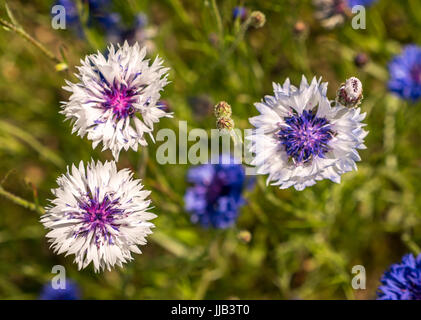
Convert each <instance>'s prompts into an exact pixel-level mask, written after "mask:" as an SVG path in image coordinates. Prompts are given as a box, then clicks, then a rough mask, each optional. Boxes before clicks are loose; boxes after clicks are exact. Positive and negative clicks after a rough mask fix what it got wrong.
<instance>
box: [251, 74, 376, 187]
mask: <svg viewBox="0 0 421 320" xmlns="http://www.w3.org/2000/svg"><path fill="white" fill-rule="evenodd" d="M273 88H274V93H275V95H274V96H266V97H265V99H264V101H262V102H260V103H256V104H255V106H256V108H257V110H258V111H259V112H260V115H258V116H256V117H253V118H250V123H251V124H252V125H254V126H255V127H256V129H254V130H253V133H252V134H251V135H249V136H248V137H247V139H248V140H251V144H250V151H251V152H253V153H254V154H255V158H254V159H253V160H252V164H253V165H255V166H256V167H257V173H258V174H267V175H268V178H267V183H270V182H272V185H279V187H280V188H281V189H286V188H289V187H291V186H294V188H295V189H297V190H303V189H304V188H306V187H308V186H312V185H314V184H315V183H316V181H318V180H323V179H330V180H332V181H334V182H337V183H339V182H340V178H341V175H342V174H343V173H345V172H348V171H352V170H356V169H357V166H356V163H355V162H356V161H360V160H361V159H360V156H359V155H358V152H357V149H365V148H366V147H365V146H364V138H365V136H366V135H367V134H368V132H366V131H364V130H363V126H365V124H363V123H361V121H362V120H363V119H364V118H365V113H364V114H361V110H360V108H347V107H345V106H343V105H341V104H339V103H337V104H336V105H334V106H333V107H332V106H331V101H329V99H328V98H327V96H326V91H327V83H321V82H320V80H319V81H317V80H316V78H313V80H312V82H311V83H310V84H308V82H307V79H306V78H305V77H304V76H303V78H302V81H301V85H300V87H299V88H296V87H295V86H293V85H291V84H290V81H289V79H287V80H286V81H285V83H284V85H283V86H281V85H279V84H273Z"/></svg>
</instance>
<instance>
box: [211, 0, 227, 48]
mask: <svg viewBox="0 0 421 320" xmlns="http://www.w3.org/2000/svg"><path fill="white" fill-rule="evenodd" d="M211 3H212V9H213V14H214V15H215V19H216V25H217V26H218V33H219V39H220V40H221V41H223V38H224V25H223V24H222V18H221V14H220V12H219V9H218V5H217V4H216V0H211Z"/></svg>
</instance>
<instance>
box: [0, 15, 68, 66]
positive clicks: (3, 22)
mask: <svg viewBox="0 0 421 320" xmlns="http://www.w3.org/2000/svg"><path fill="white" fill-rule="evenodd" d="M0 25H2V26H4V27H6V28H7V29H9V30H12V31H13V32H15V33H16V34H18V35H19V36H21V37H22V38H24V39H25V40H27V41H28V42H29V43H31V44H32V45H34V46H35V47H37V48H38V49H39V50H40V51H41V52H42V53H43V54H44V55H45V56H46V57H47V58H49V59H51V60H52V61H53V62H54V63H56V66H57V65H60V66H61V70H64V69H66V68H67V64H66V63H65V62H64V61H62V60H60V59H59V58H57V57H56V56H55V55H54V53H52V52H51V51H50V50H48V49H47V48H46V47H45V46H44V45H43V44H42V43H41V42H39V41H38V40H36V39H35V38H34V37H32V36H31V35H30V34H28V33H27V32H26V31H25V30H24V29H23V28H21V27H18V26H16V25H14V24H13V23H10V22H8V21H6V20H4V19H2V18H0ZM64 66H66V68H64Z"/></svg>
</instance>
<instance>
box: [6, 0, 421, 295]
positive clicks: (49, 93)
mask: <svg viewBox="0 0 421 320" xmlns="http://www.w3.org/2000/svg"><path fill="white" fill-rule="evenodd" d="M216 3H217V5H218V8H219V11H220V14H221V17H222V23H223V30H222V34H223V36H222V38H221V37H220V33H219V31H218V28H217V23H216V19H215V14H214V11H213V10H212V6H211V4H212V2H211V1H204V0H200V1H198V0H162V1H161V0H160V1H152V0H142V1H135V0H128V1H114V4H113V6H114V9H115V11H118V12H120V13H121V14H122V15H123V16H124V19H125V21H128V22H129V21H130V20H131V19H133V15H134V14H135V13H137V12H139V11H142V12H144V13H146V14H147V15H148V18H149V24H150V25H153V26H155V27H156V30H157V35H156V36H155V37H154V39H153V42H154V44H155V47H156V51H155V52H154V53H152V55H155V54H157V53H159V55H160V56H161V57H163V58H164V60H165V65H166V66H168V67H170V68H171V71H170V79H171V81H172V83H171V84H170V85H168V86H167V88H166V89H165V91H164V92H163V94H162V98H164V99H166V100H167V101H168V102H169V104H170V106H171V109H172V111H173V112H174V113H175V117H174V119H163V120H161V122H160V123H159V124H158V125H157V126H156V128H155V132H156V131H157V130H158V129H160V128H167V127H169V128H173V129H174V130H178V129H177V128H178V120H187V121H188V126H189V129H192V128H205V129H209V130H210V129H211V128H214V126H215V119H214V118H213V117H212V115H211V114H208V113H207V112H206V110H204V109H203V107H202V109H201V112H199V113H201V114H202V115H200V114H198V112H197V110H196V111H194V108H192V105H191V101H192V98H194V97H198V96H199V97H201V96H207V97H208V99H209V100H210V101H211V105H213V104H214V103H216V102H218V101H220V100H226V101H228V102H229V103H230V104H231V105H232V107H233V118H234V120H235V123H236V127H237V128H241V129H246V128H250V127H251V126H250V124H249V123H248V118H249V117H251V116H254V115H256V114H257V111H256V110H255V108H254V107H253V103H254V102H257V101H259V100H260V99H261V98H262V97H263V96H264V95H265V94H271V92H272V88H271V86H272V85H271V84H272V82H273V81H275V82H283V81H284V79H285V78H286V77H290V78H291V80H292V82H294V83H295V84H298V83H299V81H300V79H301V75H302V74H305V75H306V76H307V77H313V76H314V75H316V76H318V77H320V76H322V77H323V79H324V81H328V82H329V90H328V94H329V96H330V98H331V99H333V98H334V96H335V92H336V89H337V88H338V86H339V85H340V83H341V82H342V81H343V80H345V79H346V78H349V77H350V76H357V77H359V78H360V79H361V81H362V83H363V86H364V101H363V104H362V106H361V107H362V109H363V111H365V112H367V119H366V123H367V124H368V126H367V128H368V130H369V131H370V134H369V135H368V137H367V139H366V145H367V146H368V149H367V150H363V151H361V152H360V155H361V157H362V162H361V163H359V164H358V168H359V170H358V171H357V172H352V173H347V174H345V175H344V176H343V179H342V183H341V184H339V185H337V184H334V183H332V182H330V181H322V182H319V183H317V185H315V186H314V187H311V188H307V189H305V190H304V191H302V192H297V191H295V190H293V189H288V190H279V189H277V188H276V187H266V185H265V178H264V177H258V179H257V183H256V187H255V188H254V189H253V190H250V191H247V192H246V198H247V201H248V204H247V205H246V206H245V207H243V208H242V210H241V214H240V217H239V219H238V222H237V224H236V226H235V227H233V228H231V229H228V230H212V229H210V230H205V229H202V228H200V227H199V226H196V225H192V224H191V223H190V220H189V215H188V214H187V213H186V212H185V211H184V209H183V194H184V192H185V189H186V182H185V173H186V170H187V169H188V167H189V165H181V164H180V165H166V166H161V165H159V164H157V163H156V160H155V157H154V153H155V151H156V147H157V145H150V146H149V147H148V149H142V150H141V151H139V152H137V153H135V152H133V151H129V152H123V153H122V154H121V156H120V161H119V164H118V166H119V167H120V168H123V167H130V168H132V169H133V170H134V171H135V172H136V174H135V175H136V177H140V178H143V179H144V184H145V186H146V188H147V189H150V190H152V191H153V192H152V200H153V204H154V206H155V209H154V213H156V214H157V215H158V216H159V217H158V218H157V219H156V220H154V222H155V224H156V228H155V232H154V234H153V235H151V236H150V237H149V240H150V241H149V243H148V245H147V246H144V247H143V249H142V251H143V254H142V255H140V256H135V260H134V261H133V262H131V263H129V264H127V265H126V266H125V268H124V269H117V270H114V271H112V272H105V273H101V274H94V273H93V271H92V268H87V269H85V270H83V271H80V272H78V271H77V267H76V265H74V264H73V259H72V257H67V258H65V257H63V256H56V255H55V254H54V253H52V251H51V250H49V249H48V244H47V242H46V239H45V237H44V236H45V234H46V231H45V230H44V229H43V227H42V225H41V224H40V222H39V215H38V214H37V213H35V212H33V211H29V210H27V209H25V208H22V207H20V206H18V205H16V204H14V203H12V202H10V201H9V200H7V199H5V198H3V197H1V198H0V298H3V299H35V298H37V297H38V294H39V291H40V288H41V287H42V285H43V284H44V283H45V282H46V281H49V280H50V279H51V278H52V276H53V275H52V274H51V268H52V266H53V265H56V264H61V265H64V266H65V267H66V271H67V276H68V277H69V278H72V279H73V280H75V281H76V282H77V283H78V284H79V285H80V287H81V290H82V292H83V298H85V299H202V298H208V299H235V298H240V299H373V298H375V292H376V288H377V286H378V285H379V278H380V276H381V274H382V272H383V271H384V269H385V268H387V266H388V265H389V264H391V263H393V262H397V261H398V260H400V257H401V256H402V255H403V254H405V253H407V252H410V251H411V250H413V251H417V250H418V249H417V247H416V244H417V243H418V244H421V226H420V217H421V197H419V196H418V192H419V190H421V148H420V136H421V113H420V112H419V111H420V108H421V104H420V103H417V104H409V103H407V102H405V101H402V100H399V99H397V98H396V97H393V96H392V95H391V94H390V93H388V91H387V86H386V84H387V79H388V72H387V63H388V61H390V59H391V57H392V56H393V55H394V54H398V53H399V52H400V51H401V48H402V46H403V45H405V44H407V43H417V44H421V33H420V30H421V4H420V2H419V1H417V0H404V1H391V0H379V1H378V2H377V3H376V4H375V5H374V6H372V7H370V8H369V9H367V28H366V30H353V29H352V28H351V23H350V21H347V23H346V24H345V25H344V26H342V27H338V28H336V29H334V30H332V31H328V30H325V29H323V28H321V27H320V24H319V22H318V21H316V20H315V19H314V17H313V13H314V9H313V6H312V4H311V1H309V0H303V1H293V0H282V1H280V0H265V1H262V0H260V1H257V0H255V1H243V2H242V1H234V0H224V1H217V2H216ZM0 4H1V7H0V17H1V18H3V19H8V18H7V14H6V11H5V10H4V3H3V1H0ZM240 4H243V5H245V6H246V7H248V8H249V9H250V10H260V11H262V12H264V13H265V15H266V19H267V22H266V24H265V26H264V27H263V28H261V29H253V28H251V29H249V30H248V31H247V32H246V34H245V37H244V39H240V38H239V37H238V32H239V30H240V22H239V21H233V20H232V18H231V11H232V9H233V8H234V7H235V6H236V5H240ZM51 5H52V3H51V1H47V0H46V1H41V0H33V1H23V0H16V1H15V0H14V1H9V6H10V8H11V9H12V10H13V12H14V14H15V16H16V19H17V20H18V21H19V22H20V23H21V24H22V26H23V27H24V29H25V30H27V31H28V32H29V33H30V34H31V35H33V36H34V37H35V38H36V39H38V40H39V41H40V42H42V43H43V44H44V45H45V46H46V47H47V48H49V49H50V50H52V51H53V52H54V53H56V54H57V55H58V54H59V50H60V48H63V51H64V52H65V56H66V58H67V59H68V61H69V66H70V72H69V73H66V72H56V71H55V70H54V63H52V62H51V61H50V60H48V59H47V58H46V57H45V56H44V55H42V53H40V51H39V50H38V49H36V48H35V47H34V46H32V45H31V44H29V43H28V42H26V41H25V40H23V39H22V38H20V37H19V36H17V35H16V34H15V33H13V32H10V31H7V30H4V29H1V30H0V179H1V180H2V185H3V187H4V189H7V190H9V191H10V192H12V193H14V194H16V195H18V196H20V197H22V198H25V199H28V200H30V201H34V202H36V203H39V205H41V206H44V205H46V204H47V199H49V198H50V197H51V196H52V195H51V193H50V189H51V188H53V187H55V186H56V184H55V180H56V178H57V177H58V176H59V175H60V174H62V173H63V172H64V171H65V170H66V165H69V164H71V163H78V162H79V161H80V160H84V161H88V160H90V159H91V158H94V159H101V160H105V159H112V156H111V154H110V153H109V152H104V153H101V152H99V150H95V151H92V148H91V144H90V143H89V142H88V141H87V139H81V138H80V137H77V136H76V135H71V133H70V131H71V129H70V125H69V123H67V122H66V123H65V122H64V121H63V120H64V116H62V115H60V114H58V111H59V109H60V108H59V102H60V101H62V100H66V99H67V98H68V94H67V93H66V92H65V91H64V90H62V89H61V86H62V85H63V84H64V79H72V80H73V79H74V78H72V73H73V72H75V68H74V66H75V65H77V64H78V62H79V60H80V58H81V57H83V56H84V55H85V54H88V53H92V52H94V51H96V50H97V49H99V50H103V49H104V48H105V45H106V42H105V40H104V36H103V35H102V34H101V31H100V30H95V29H94V30H87V34H88V35H89V36H88V39H80V38H78V37H77V36H75V34H74V32H72V31H71V30H65V31H64V30H53V29H52V28H51V16H50V10H51ZM298 20H301V21H303V22H304V23H305V24H306V25H307V28H308V32H307V34H304V35H301V36H297V34H296V33H294V25H295V23H296V22H297V21H298ZM209 39H213V41H210V40H209ZM215 39H217V41H216V42H217V43H216V44H215ZM236 39H238V40H240V41H239V42H238V46H236V47H235V49H234V50H231V51H230V49H229V48H230V47H231V46H232V45H233V43H235V42H236V41H237V40H236ZM359 52H365V53H366V54H367V55H368V56H369V57H370V62H369V63H368V64H367V65H366V66H365V67H363V68H357V67H356V66H355V65H354V62H353V59H354V56H355V55H356V54H357V53H359ZM241 230H247V231H249V232H250V233H251V235H252V239H251V241H250V242H244V241H242V240H241V239H239V236H238V235H239V232H240V231H241ZM359 264H361V265H363V266H364V267H365V268H366V273H367V289H366V290H353V289H352V287H351V279H352V277H353V274H352V273H351V269H352V267H353V266H354V265H359Z"/></svg>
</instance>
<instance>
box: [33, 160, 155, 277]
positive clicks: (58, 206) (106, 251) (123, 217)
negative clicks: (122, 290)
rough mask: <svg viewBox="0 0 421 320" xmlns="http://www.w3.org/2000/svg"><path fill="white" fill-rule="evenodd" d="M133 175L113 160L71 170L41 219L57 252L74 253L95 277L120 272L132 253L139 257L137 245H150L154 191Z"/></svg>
mask: <svg viewBox="0 0 421 320" xmlns="http://www.w3.org/2000/svg"><path fill="white" fill-rule="evenodd" d="M132 175H133V174H132V173H130V171H129V170H128V169H123V170H120V171H117V167H116V164H115V162H114V161H111V162H105V163H104V164H102V163H101V162H99V161H98V162H97V163H95V162H94V161H93V160H92V162H91V163H89V164H88V165H87V167H86V169H85V167H84V165H83V162H82V161H81V162H80V164H79V168H77V167H76V166H75V165H72V168H71V170H70V169H69V168H68V171H67V174H65V175H62V176H60V177H59V178H58V179H57V183H58V188H57V189H53V190H52V193H53V194H54V196H55V199H53V200H51V205H50V206H49V207H47V208H46V213H45V214H44V215H43V216H42V217H41V222H42V223H43V225H44V226H45V228H47V229H51V231H50V232H48V233H47V235H46V237H47V238H49V242H51V248H53V250H54V252H56V253H57V254H62V253H65V254H66V256H67V255H71V254H74V255H75V260H74V261H75V263H77V265H78V268H79V270H80V269H83V268H85V267H87V266H88V265H89V264H90V263H91V262H93V265H94V269H95V272H98V271H102V270H104V269H108V270H111V268H112V267H113V266H114V265H118V266H120V267H121V266H122V264H123V263H126V262H127V261H130V260H132V259H133V258H132V256H131V252H134V253H138V254H140V253H141V251H140V250H139V248H138V245H144V244H146V236H147V235H148V234H151V233H152V231H151V228H153V227H154V225H153V224H152V223H151V222H149V220H151V219H154V218H155V217H156V215H155V214H153V213H150V212H148V210H149V209H150V208H149V205H150V200H147V197H148V196H149V194H150V191H146V190H142V188H143V186H142V184H141V181H140V180H136V179H133V178H132Z"/></svg>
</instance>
